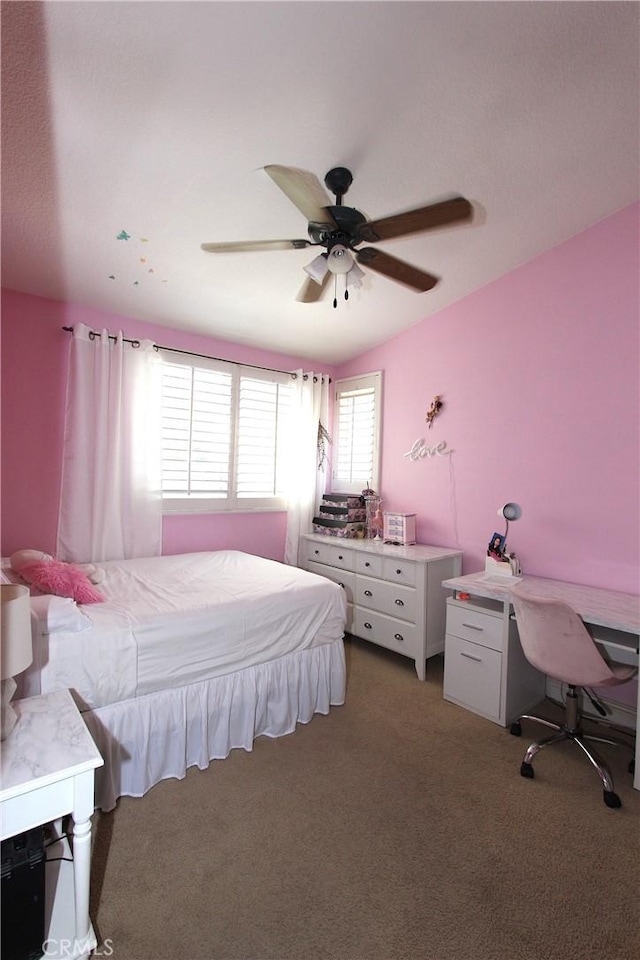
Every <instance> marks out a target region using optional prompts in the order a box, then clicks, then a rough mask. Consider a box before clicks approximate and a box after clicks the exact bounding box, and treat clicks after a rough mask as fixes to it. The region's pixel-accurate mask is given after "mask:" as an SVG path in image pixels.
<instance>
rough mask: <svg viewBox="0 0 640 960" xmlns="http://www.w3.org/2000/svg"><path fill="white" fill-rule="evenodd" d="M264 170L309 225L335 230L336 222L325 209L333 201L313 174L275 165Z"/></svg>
mask: <svg viewBox="0 0 640 960" xmlns="http://www.w3.org/2000/svg"><path fill="white" fill-rule="evenodd" d="M264 170H265V172H266V173H268V174H269V176H270V177H271V179H272V180H273V182H274V183H275V184H276V185H277V186H278V187H280V189H281V190H282V192H283V193H286V195H287V196H288V197H289V200H291V201H292V203H294V204H295V205H296V207H297V208H298V210H300V212H301V213H302V214H304V216H305V217H306V219H307V220H308V221H309V222H310V223H318V224H326V225H327V226H328V227H329V228H330V229H332V230H335V229H336V227H337V225H336V222H335V220H334V219H333V217H332V216H331V214H330V213H329V211H328V210H327V209H326V208H327V207H330V206H331V204H332V202H333V201H332V200H331V198H330V197H329V194H328V193H326V192H325V190H324V188H323V186H322V184H321V183H320V181H319V180H318V178H317V177H316V176H315V175H314V174H313V173H309V172H308V171H307V170H299V169H298V168H297V167H282V166H280V165H279V164H277V163H271V164H269V165H268V166H266V167H265V168H264Z"/></svg>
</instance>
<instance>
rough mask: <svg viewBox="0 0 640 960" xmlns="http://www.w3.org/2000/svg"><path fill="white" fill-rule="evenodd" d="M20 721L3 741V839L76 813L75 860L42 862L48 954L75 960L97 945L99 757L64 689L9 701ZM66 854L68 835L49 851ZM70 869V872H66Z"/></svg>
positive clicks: (49, 957) (0, 793) (49, 959)
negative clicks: (94, 880) (93, 904)
mask: <svg viewBox="0 0 640 960" xmlns="http://www.w3.org/2000/svg"><path fill="white" fill-rule="evenodd" d="M13 706H14V708H15V711H16V714H17V715H18V720H17V722H16V725H15V727H14V729H13V731H12V733H11V734H10V736H9V737H8V738H7V739H6V740H4V741H3V744H2V757H1V760H0V770H1V773H2V783H1V789H0V832H1V834H2V839H3V840H4V839H6V838H7V837H13V836H15V835H16V834H19V833H23V832H24V831H25V830H30V829H31V828H33V827H37V826H40V825H41V824H46V823H49V822H52V821H56V820H60V819H61V818H62V817H64V816H66V815H67V814H69V813H70V814H71V815H72V817H73V822H74V826H73V864H71V863H66V862H55V863H51V864H50V865H47V866H46V871H47V873H46V888H45V890H46V892H45V903H46V907H45V937H46V940H45V944H46V958H47V960H52V958H54V957H60V958H62V957H64V958H66V960H77V958H80V957H87V956H88V955H89V953H90V952H91V950H93V949H94V948H95V946H96V937H95V934H94V932H93V928H92V926H91V922H90V920H89V875H90V863H91V815H92V814H93V808H94V804H93V776H94V770H95V768H96V767H99V766H101V765H102V763H103V762H104V761H103V759H102V757H101V756H100V753H99V752H98V749H97V747H96V745H95V743H94V742H93V740H92V739H91V736H90V734H89V731H88V730H87V727H86V726H85V723H84V721H83V719H82V717H81V715H80V712H79V711H78V708H77V707H76V705H75V703H74V702H73V699H72V697H71V694H70V693H69V691H68V690H59V691H57V692H56V693H50V694H47V695H45V696H41V697H30V698H28V699H26V700H18V701H17V702H14V704H13ZM52 849H53V850H55V854H54V855H55V856H57V857H59V856H63V855H64V856H67V857H68V856H69V846H68V843H67V841H66V839H64V838H62V839H61V840H60V842H59V843H56V844H55V845H54V846H53V847H50V848H49V851H48V852H50V851H51V850H52ZM67 868H69V869H67Z"/></svg>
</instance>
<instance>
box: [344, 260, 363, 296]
mask: <svg viewBox="0 0 640 960" xmlns="http://www.w3.org/2000/svg"><path fill="white" fill-rule="evenodd" d="M364 277H365V273H364V270H361V269H360V267H359V266H358V264H357V263H356V262H355V260H354V261H353V263H352V264H351V269H350V270H349V272H348V274H347V287H353V288H354V289H355V290H357V289H358V288H359V287H361V286H362V281H363V280H364Z"/></svg>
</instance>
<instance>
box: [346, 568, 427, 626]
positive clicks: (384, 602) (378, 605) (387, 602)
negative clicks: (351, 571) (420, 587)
mask: <svg viewBox="0 0 640 960" xmlns="http://www.w3.org/2000/svg"><path fill="white" fill-rule="evenodd" d="M355 602H356V603H358V604H360V606H362V607H369V608H370V609H372V610H379V611H380V613H386V614H388V615H389V616H390V617H400V619H401V620H409V621H410V622H411V623H415V622H416V619H417V616H416V615H417V611H416V591H415V590H414V589H413V587H405V586H403V585H402V584H399V583H387V581H386V580H374V579H372V578H371V577H361V576H357V577H356V584H355Z"/></svg>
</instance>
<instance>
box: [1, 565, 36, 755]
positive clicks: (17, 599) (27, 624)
mask: <svg viewBox="0 0 640 960" xmlns="http://www.w3.org/2000/svg"><path fill="white" fill-rule="evenodd" d="M0 610H1V617H0V637H1V642H2V660H0V684H1V710H2V713H1V716H0V721H1V725H2V731H1V735H0V739H2V740H6V738H7V737H8V736H9V734H10V733H11V731H12V730H13V728H14V726H15V723H16V720H17V716H16V713H15V710H14V709H13V707H12V706H11V698H12V697H13V695H14V693H15V692H16V682H15V680H14V677H16V676H17V675H18V674H19V673H22V671H23V670H26V669H27V667H28V666H29V664H30V663H31V661H32V659H33V647H32V644H31V602H30V595H29V588H28V587H24V586H21V585H20V584H16V583H3V584H0Z"/></svg>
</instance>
